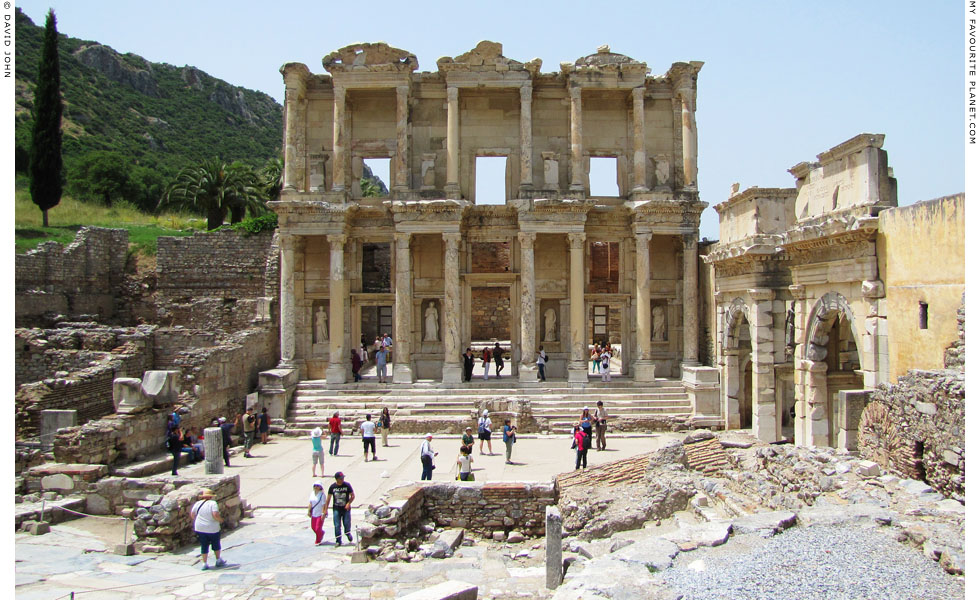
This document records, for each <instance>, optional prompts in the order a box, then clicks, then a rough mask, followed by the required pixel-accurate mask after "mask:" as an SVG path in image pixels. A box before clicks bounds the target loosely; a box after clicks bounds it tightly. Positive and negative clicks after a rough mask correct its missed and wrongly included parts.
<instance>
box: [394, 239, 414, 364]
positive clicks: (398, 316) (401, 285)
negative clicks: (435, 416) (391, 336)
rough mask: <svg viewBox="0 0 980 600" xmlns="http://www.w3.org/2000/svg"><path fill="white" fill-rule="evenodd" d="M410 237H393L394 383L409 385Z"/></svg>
mask: <svg viewBox="0 0 980 600" xmlns="http://www.w3.org/2000/svg"><path fill="white" fill-rule="evenodd" d="M411 243H412V234H410V233H396V234H395V340H394V341H395V352H394V354H395V364H394V365H393V367H392V373H393V381H394V382H395V383H412V379H413V377H412V364H411V352H410V350H411V344H412V257H411V254H410V252H411V251H410V247H411Z"/></svg>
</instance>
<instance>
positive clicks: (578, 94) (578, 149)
mask: <svg viewBox="0 0 980 600" xmlns="http://www.w3.org/2000/svg"><path fill="white" fill-rule="evenodd" d="M568 95H569V96H570V97H571V103H570V106H571V109H570V110H571V119H570V120H571V128H572V130H571V132H570V134H571V146H572V148H571V150H572V184H571V186H569V187H570V188H571V189H573V190H582V189H585V185H584V180H583V177H582V88H580V87H571V88H569V89H568Z"/></svg>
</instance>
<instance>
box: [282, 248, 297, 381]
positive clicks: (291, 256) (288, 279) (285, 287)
mask: <svg viewBox="0 0 980 600" xmlns="http://www.w3.org/2000/svg"><path fill="white" fill-rule="evenodd" d="M279 261H280V262H279V368H280V369H284V368H292V367H293V366H294V365H295V359H296V236H294V235H280V236H279Z"/></svg>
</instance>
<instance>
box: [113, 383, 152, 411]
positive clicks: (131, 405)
mask: <svg viewBox="0 0 980 600" xmlns="http://www.w3.org/2000/svg"><path fill="white" fill-rule="evenodd" d="M112 403H113V404H114V405H115V407H116V412H117V413H118V414H121V415H127V414H132V413H137V412H140V411H144V410H149V409H151V408H153V399H152V398H147V397H146V396H144V395H143V382H142V381H141V380H139V379H137V378H135V377H119V378H118V379H115V380H113V382H112Z"/></svg>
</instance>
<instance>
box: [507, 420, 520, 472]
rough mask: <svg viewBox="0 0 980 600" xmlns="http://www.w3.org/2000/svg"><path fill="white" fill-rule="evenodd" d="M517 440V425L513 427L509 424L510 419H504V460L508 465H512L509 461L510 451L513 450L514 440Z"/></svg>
mask: <svg viewBox="0 0 980 600" xmlns="http://www.w3.org/2000/svg"><path fill="white" fill-rule="evenodd" d="M516 441H517V427H513V426H511V424H510V419H504V448H505V451H504V452H505V457H506V460H505V462H506V463H507V464H508V465H512V464H514V463H512V462H511V461H510V455H511V452H513V451H514V442H516Z"/></svg>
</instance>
